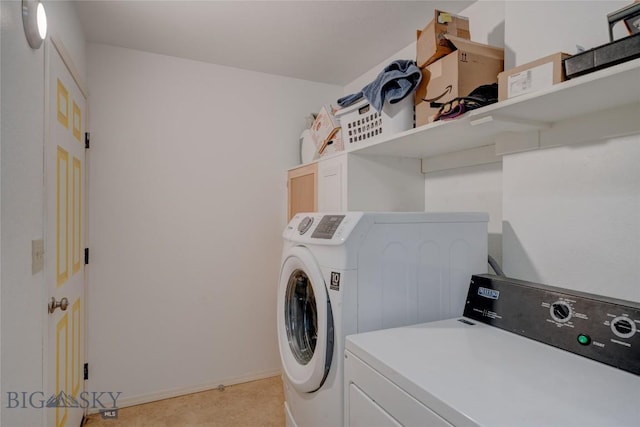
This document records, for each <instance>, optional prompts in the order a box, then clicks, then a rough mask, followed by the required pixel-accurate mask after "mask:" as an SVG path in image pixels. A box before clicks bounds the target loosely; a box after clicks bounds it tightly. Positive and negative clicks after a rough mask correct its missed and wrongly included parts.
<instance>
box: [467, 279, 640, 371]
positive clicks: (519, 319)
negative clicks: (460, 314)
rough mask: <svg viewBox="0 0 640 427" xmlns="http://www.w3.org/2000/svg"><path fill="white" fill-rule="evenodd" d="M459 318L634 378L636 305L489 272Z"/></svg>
mask: <svg viewBox="0 0 640 427" xmlns="http://www.w3.org/2000/svg"><path fill="white" fill-rule="evenodd" d="M464 315H465V316H466V317H468V318H471V319H474V320H477V321H479V322H483V323H486V324H489V325H492V326H496V327H498V328H500V329H504V330H507V331H510V332H513V333H516V334H518V335H522V336H525V337H527V338H531V339H533V340H536V341H540V342H542V343H545V344H549V345H552V346H554V347H558V348H561V349H563V350H566V351H570V352H572V353H575V354H579V355H581V356H584V357H588V358H590V359H593V360H596V361H598V362H602V363H606V364H607V365H611V366H614V367H616V368H619V369H622V370H624V371H627V372H631V373H633V374H636V375H640V304H638V303H635V302H630V301H622V300H618V299H614V298H608V297H604V296H597V295H593V294H588V293H584V292H578V291H573V290H569V289H562V288H557V287H554V286H547V285H541V284H537V283H531V282H526V281H523V280H517V279H511V278H507V277H502V276H493V275H489V274H483V275H475V276H473V277H472V278H471V284H470V286H469V293H468V294H467V301H466V304H465V309H464Z"/></svg>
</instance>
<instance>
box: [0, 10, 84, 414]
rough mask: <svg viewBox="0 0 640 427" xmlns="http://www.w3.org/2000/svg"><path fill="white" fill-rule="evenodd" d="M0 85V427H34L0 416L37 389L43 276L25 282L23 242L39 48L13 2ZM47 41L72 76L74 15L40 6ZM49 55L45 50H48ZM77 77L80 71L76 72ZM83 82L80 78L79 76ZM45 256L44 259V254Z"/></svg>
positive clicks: (37, 119) (40, 86) (36, 166)
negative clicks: (60, 45) (17, 394)
mask: <svg viewBox="0 0 640 427" xmlns="http://www.w3.org/2000/svg"><path fill="white" fill-rule="evenodd" d="M0 7H1V12H0V14H1V15H2V29H1V31H2V36H1V43H2V45H1V55H2V58H1V67H2V72H1V79H2V83H1V84H2V88H1V89H2V99H1V104H2V107H1V116H2V134H1V144H2V145H1V155H0V158H1V162H2V163H1V166H0V170H1V176H2V178H1V183H2V188H1V192H2V212H1V222H2V224H1V230H2V235H1V241H2V250H1V254H2V258H1V265H2V270H1V275H2V276H1V292H0V293H1V295H2V297H1V303H2V307H1V310H0V311H1V316H2V318H1V328H2V332H1V336H2V356H1V359H2V366H1V382H2V391H3V395H2V400H3V404H2V406H3V407H4V409H3V410H2V416H1V420H0V424H2V425H7V426H12V427H13V426H34V425H39V424H40V423H41V420H42V417H43V415H44V411H43V410H41V409H6V406H7V405H6V402H5V397H6V392H7V391H39V390H42V389H43V382H42V367H43V360H42V343H43V321H44V316H45V314H46V312H45V310H46V308H45V307H46V303H45V289H44V276H43V274H42V273H38V274H35V275H32V274H31V240H32V239H38V238H42V237H43V235H44V229H43V227H44V222H43V216H44V211H43V209H44V204H43V185H42V182H43V148H44V143H43V141H44V103H45V100H44V79H45V61H44V52H45V48H44V47H41V48H40V49H39V50H32V49H31V48H30V47H29V45H28V44H27V40H26V38H25V35H24V30H23V27H22V9H21V2H19V1H2V2H0ZM46 7H47V13H48V21H49V31H50V34H56V35H58V36H59V38H60V39H61V40H62V41H63V42H64V43H65V45H67V47H68V50H69V51H70V53H71V56H72V57H73V59H74V61H75V62H76V64H77V65H78V68H79V69H80V70H81V71H82V70H85V69H86V67H84V66H83V62H84V37H83V35H82V32H81V31H80V30H79V28H80V27H79V23H78V21H77V16H76V13H75V9H74V7H73V6H72V5H71V4H70V3H68V2H48V3H47V4H46ZM48 47H50V46H48ZM82 72H84V71H82ZM83 77H85V76H84V75H83ZM45 256H46V254H45Z"/></svg>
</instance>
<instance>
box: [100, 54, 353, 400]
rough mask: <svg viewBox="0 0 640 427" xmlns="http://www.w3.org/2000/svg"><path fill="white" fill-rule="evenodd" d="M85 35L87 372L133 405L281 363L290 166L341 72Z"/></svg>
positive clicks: (259, 373) (268, 371)
mask: <svg viewBox="0 0 640 427" xmlns="http://www.w3.org/2000/svg"><path fill="white" fill-rule="evenodd" d="M89 46H90V47H89V55H88V57H89V77H90V79H89V88H90V92H91V104H90V106H91V133H92V140H91V141H92V148H91V166H90V171H89V177H90V192H91V196H90V206H89V208H90V215H91V223H90V236H89V238H90V247H91V265H90V266H91V270H90V277H89V302H88V304H89V311H90V316H89V331H90V334H91V336H90V341H89V361H90V366H91V374H90V380H89V383H90V388H91V389H92V390H118V391H122V392H123V395H122V398H121V399H119V403H120V404H123V405H127V404H132V403H137V402H142V401H148V400H153V399H156V398H160V397H166V396H170V395H176V394H181V393H184V392H189V391H195V390H200V389H204V388H211V387H215V386H217V385H218V384H220V383H224V384H230V383H235V382H240V381H243V380H249V379H254V378H259V377H264V376H268V375H274V374H276V373H278V372H279V370H280V359H279V356H278V354H279V353H278V348H277V337H276V309H275V308H276V288H277V280H278V274H279V265H280V256H281V250H282V246H281V232H282V230H283V229H284V226H285V225H286V170H287V169H288V168H290V167H292V166H294V165H296V164H297V163H298V161H299V145H298V138H299V135H300V132H301V131H302V129H303V127H304V117H305V116H306V115H308V114H309V113H310V112H313V111H317V110H318V109H319V107H320V106H321V105H322V104H323V103H327V102H331V101H332V100H333V99H335V98H337V97H338V96H339V95H340V93H341V88H340V87H337V86H330V85H326V84H318V83H312V82H307V81H301V80H295V79H291V78H284V77H277V76H271V75H267V74H261V73H255V72H248V71H243V70H238V69H233V68H228V67H223V66H217V65H212V64H206V63H201V62H195V61H189V60H184V59H178V58H173V57H168V56H161V55H156V54H150V53H145V52H140V51H134V50H128V49H122V48H116V47H109V46H104V45H89Z"/></svg>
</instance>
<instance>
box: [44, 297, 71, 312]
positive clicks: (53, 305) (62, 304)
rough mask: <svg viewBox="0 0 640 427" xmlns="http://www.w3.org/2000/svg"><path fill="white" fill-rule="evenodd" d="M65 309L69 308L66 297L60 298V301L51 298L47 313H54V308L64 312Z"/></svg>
mask: <svg viewBox="0 0 640 427" xmlns="http://www.w3.org/2000/svg"><path fill="white" fill-rule="evenodd" d="M67 307H69V300H68V299H67V297H62V298H60V301H56V298H55V297H51V300H50V301H49V313H53V312H54V311H56V308H59V309H60V310H62V311H66V309H67Z"/></svg>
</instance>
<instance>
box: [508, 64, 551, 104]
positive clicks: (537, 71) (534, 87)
mask: <svg viewBox="0 0 640 427" xmlns="http://www.w3.org/2000/svg"><path fill="white" fill-rule="evenodd" d="M551 86H553V62H547V63H546V64H542V65H538V66H537V67H533V68H529V69H528V70H525V71H521V72H519V73H516V74H512V75H510V76H509V77H508V78H507V98H513V97H514V96H518V95H524V94H526V93H529V92H535V91H538V90H541V89H546V88H548V87H551Z"/></svg>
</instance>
